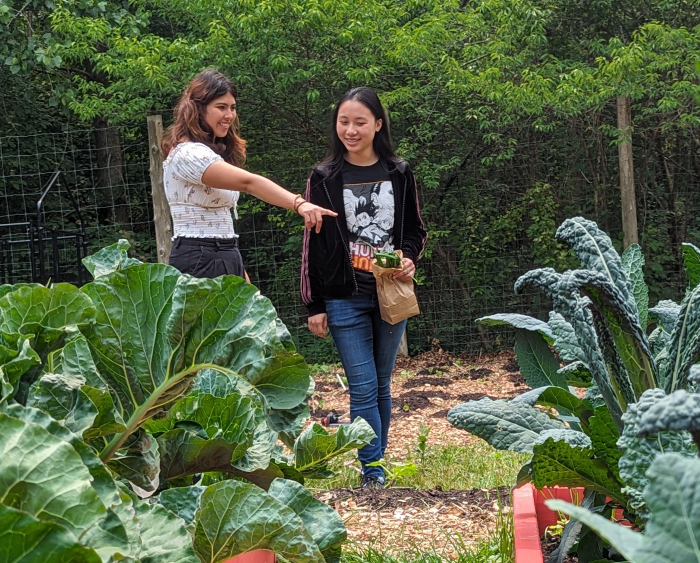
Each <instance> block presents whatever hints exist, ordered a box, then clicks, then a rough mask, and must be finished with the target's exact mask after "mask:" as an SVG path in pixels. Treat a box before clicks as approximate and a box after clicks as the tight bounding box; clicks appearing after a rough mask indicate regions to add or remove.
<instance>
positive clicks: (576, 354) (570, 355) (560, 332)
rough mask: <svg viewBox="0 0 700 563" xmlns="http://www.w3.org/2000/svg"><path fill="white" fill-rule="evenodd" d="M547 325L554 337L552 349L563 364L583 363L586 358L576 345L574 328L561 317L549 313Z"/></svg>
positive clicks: (554, 312)
mask: <svg viewBox="0 0 700 563" xmlns="http://www.w3.org/2000/svg"><path fill="white" fill-rule="evenodd" d="M547 324H548V325H549V328H550V329H551V331H552V334H553V335H554V349H555V350H556V351H557V354H559V357H560V358H561V359H562V360H563V361H564V362H575V361H576V360H579V361H585V359H586V356H585V355H584V353H583V350H581V346H580V345H579V343H578V339H577V338H576V332H575V331H574V327H572V326H571V324H570V323H569V322H568V321H567V320H566V319H565V318H564V317H563V316H562V315H560V314H559V313H557V312H556V311H550V312H549V322H548V323H547Z"/></svg>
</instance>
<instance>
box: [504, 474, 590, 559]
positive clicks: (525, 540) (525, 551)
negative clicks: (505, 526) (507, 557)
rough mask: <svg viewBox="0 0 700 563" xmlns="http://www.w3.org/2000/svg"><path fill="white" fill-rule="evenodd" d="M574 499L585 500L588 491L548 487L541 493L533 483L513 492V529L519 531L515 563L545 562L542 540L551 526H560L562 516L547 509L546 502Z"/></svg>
mask: <svg viewBox="0 0 700 563" xmlns="http://www.w3.org/2000/svg"><path fill="white" fill-rule="evenodd" d="M572 490H573V491H575V492H574V493H573V496H574V497H575V498H574V500H575V499H576V497H577V498H578V500H579V502H580V501H581V500H583V494H584V489H583V487H578V488H576V489H569V488H567V487H545V488H544V489H542V490H541V491H538V490H537V489H535V487H534V486H533V485H532V483H527V484H525V485H523V486H522V487H518V488H517V489H514V490H513V528H514V531H515V563H544V557H543V555H542V544H541V543H540V537H541V536H543V535H544V531H545V530H546V529H547V526H551V525H553V524H556V523H557V520H558V518H559V515H558V514H557V513H556V512H554V511H553V510H550V509H549V508H547V506H546V505H545V504H544V502H545V501H546V500H549V499H553V498H558V499H561V500H565V501H567V502H572Z"/></svg>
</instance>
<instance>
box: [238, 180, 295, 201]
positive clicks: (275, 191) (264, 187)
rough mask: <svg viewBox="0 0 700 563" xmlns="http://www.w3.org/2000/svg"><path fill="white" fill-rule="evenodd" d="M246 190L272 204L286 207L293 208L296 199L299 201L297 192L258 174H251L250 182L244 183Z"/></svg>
mask: <svg viewBox="0 0 700 563" xmlns="http://www.w3.org/2000/svg"><path fill="white" fill-rule="evenodd" d="M244 191H245V192H247V193H249V194H250V195H252V196H254V197H257V198H258V199H261V200H263V201H264V202H266V203H269V204H270V205H275V206H277V207H284V208H285V209H293V207H294V203H295V200H296V201H298V199H297V197H298V196H297V194H293V193H292V192H289V191H287V190H285V189H284V188H283V187H282V186H280V185H278V184H275V182H273V181H272V180H269V179H267V178H265V177H264V176H259V175H258V174H250V178H249V179H248V182H246V183H245V185H244Z"/></svg>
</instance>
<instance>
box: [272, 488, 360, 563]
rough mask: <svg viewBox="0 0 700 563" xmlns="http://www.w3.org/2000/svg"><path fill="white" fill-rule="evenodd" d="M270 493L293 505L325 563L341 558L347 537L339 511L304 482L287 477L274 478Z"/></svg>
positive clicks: (279, 499)
mask: <svg viewBox="0 0 700 563" xmlns="http://www.w3.org/2000/svg"><path fill="white" fill-rule="evenodd" d="M268 494H269V495H270V496H271V497H273V498H274V499H277V500H278V501H279V502H281V503H282V504H285V505H287V506H288V507H289V508H291V509H292V510H293V511H294V512H295V513H296V514H297V516H299V518H301V521H302V522H303V523H304V527H305V528H306V529H307V531H308V532H309V533H310V534H311V537H312V538H313V539H314V541H315V542H316V545H317V546H318V549H319V550H320V551H321V553H322V554H323V557H324V559H325V560H326V563H332V562H334V561H336V562H337V561H339V560H340V547H341V544H342V543H343V542H344V541H345V539H346V537H347V532H346V530H345V525H344V524H343V520H342V519H341V518H340V516H339V515H338V513H337V512H336V511H335V510H333V509H332V508H331V507H330V506H328V505H326V504H324V503H322V502H321V501H320V500H317V499H316V498H315V497H314V496H313V495H312V494H311V492H310V491H309V490H308V489H306V488H305V487H304V486H302V485H300V484H299V483H295V482H294V481H289V480H287V479H276V480H274V481H273V482H272V485H271V486H270V489H269V490H268Z"/></svg>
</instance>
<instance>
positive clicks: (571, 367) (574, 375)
mask: <svg viewBox="0 0 700 563" xmlns="http://www.w3.org/2000/svg"><path fill="white" fill-rule="evenodd" d="M559 374H560V375H561V376H562V377H564V379H565V380H566V383H567V384H568V385H571V386H573V387H590V385H591V382H592V380H593V378H592V376H591V372H590V370H589V369H588V366H587V365H586V364H585V363H583V362H581V361H579V360H576V361H575V362H571V363H570V364H566V365H565V366H564V367H562V368H559Z"/></svg>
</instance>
